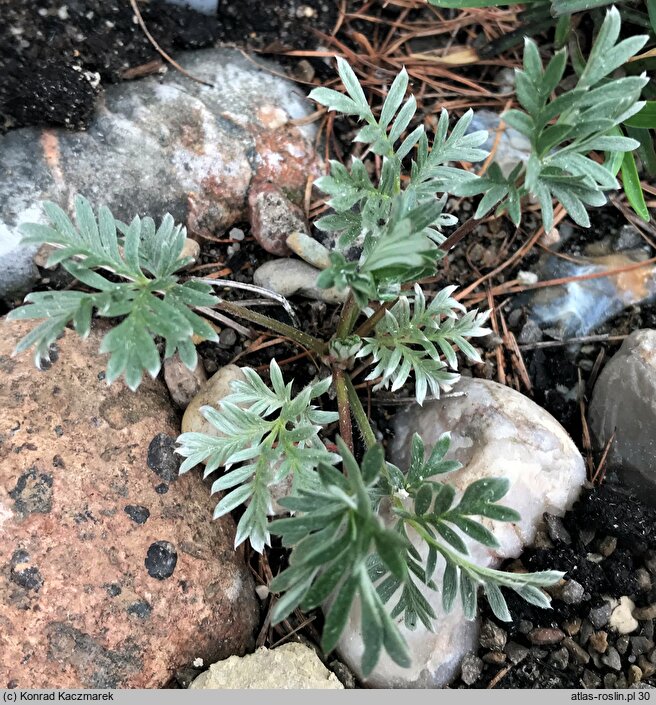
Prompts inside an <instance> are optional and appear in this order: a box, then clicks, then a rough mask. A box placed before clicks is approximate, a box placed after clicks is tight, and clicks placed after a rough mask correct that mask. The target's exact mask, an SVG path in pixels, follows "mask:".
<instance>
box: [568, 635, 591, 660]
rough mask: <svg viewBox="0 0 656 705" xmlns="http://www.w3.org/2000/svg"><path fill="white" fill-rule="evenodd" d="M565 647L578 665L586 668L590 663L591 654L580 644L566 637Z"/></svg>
mask: <svg viewBox="0 0 656 705" xmlns="http://www.w3.org/2000/svg"><path fill="white" fill-rule="evenodd" d="M563 645H564V646H565V648H566V649H567V650H568V651H569V653H570V654H571V655H572V656H573V657H574V659H575V660H576V661H577V663H580V664H582V665H583V666H585V665H586V664H587V663H589V661H590V654H589V653H588V652H587V651H586V650H585V649H584V648H583V647H582V646H580V645H579V644H577V643H576V642H575V641H574V639H571V638H570V637H566V638H565V639H563Z"/></svg>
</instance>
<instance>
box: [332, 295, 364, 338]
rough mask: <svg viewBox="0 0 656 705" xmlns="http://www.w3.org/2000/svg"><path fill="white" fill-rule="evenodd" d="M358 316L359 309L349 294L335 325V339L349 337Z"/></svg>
mask: <svg viewBox="0 0 656 705" xmlns="http://www.w3.org/2000/svg"><path fill="white" fill-rule="evenodd" d="M359 314H360V309H359V308H358V305H357V303H356V302H355V298H354V297H353V294H349V295H348V299H346V303H345V304H344V308H343V309H342V313H341V315H340V317H339V323H338V324H337V332H336V334H335V337H336V338H346V336H347V335H349V334H350V333H351V331H352V330H353V327H354V326H355V322H356V321H357V319H358V315H359Z"/></svg>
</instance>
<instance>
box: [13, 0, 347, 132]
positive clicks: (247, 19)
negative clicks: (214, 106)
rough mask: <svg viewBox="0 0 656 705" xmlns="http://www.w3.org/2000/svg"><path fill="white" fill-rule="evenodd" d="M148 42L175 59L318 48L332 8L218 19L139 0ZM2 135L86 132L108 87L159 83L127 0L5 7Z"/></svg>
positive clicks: (227, 14)
mask: <svg viewBox="0 0 656 705" xmlns="http://www.w3.org/2000/svg"><path fill="white" fill-rule="evenodd" d="M138 6H139V9H140V11H141V14H142V16H143V19H144V22H145V24H146V26H147V27H148V29H149V31H150V33H151V34H152V35H153V37H154V38H155V39H156V41H157V43H158V44H159V45H160V46H161V48H162V49H163V50H164V51H165V52H167V53H169V54H171V53H173V54H175V52H176V51H180V50H183V49H199V48H201V47H207V46H211V45H214V44H215V43H216V42H218V41H221V42H223V43H236V44H238V45H240V46H247V45H252V46H254V47H255V48H258V49H265V48H268V49H269V50H274V49H275V50H276V51H278V50H283V49H286V48H293V49H298V48H314V47H316V45H317V42H318V41H319V39H318V37H317V35H315V34H314V33H313V31H312V29H313V28H315V29H318V30H321V31H324V32H326V31H328V32H329V31H330V30H331V28H332V26H333V25H334V22H335V18H336V13H337V10H336V3H335V2H333V1H332V0H330V1H329V0H305V2H301V0H284V1H281V2H271V3H262V2H260V0H222V2H221V3H220V12H219V15H218V16H216V17H212V16H208V15H204V14H200V13H197V12H194V11H193V10H190V9H189V8H187V7H184V6H177V5H170V4H168V3H166V2H164V0H149V1H146V0H140V1H139V4H138ZM0 15H1V17H2V21H1V22H0V132H2V131H3V130H7V129H10V128H13V127H21V126H23V125H45V126H48V125H52V126H62V127H66V128H69V129H84V128H86V127H88V125H89V123H90V121H91V118H92V117H93V114H94V110H95V103H96V97H97V95H98V94H99V92H100V91H101V90H102V86H103V84H106V83H114V82H116V81H120V80H127V79H130V78H135V77H138V76H139V75H145V74H147V73H153V72H155V71H158V70H162V69H163V68H164V64H163V62H162V58H161V57H160V55H159V54H158V53H157V51H156V50H155V49H154V47H153V45H152V44H151V43H150V41H149V40H148V38H147V37H146V36H145V34H144V32H143V30H142V29H141V27H140V26H139V25H138V24H137V23H136V22H135V21H134V15H133V12H132V9H131V7H130V3H129V2H128V0H66V2H64V1H63V0H33V1H31V2H22V1H21V0H0Z"/></svg>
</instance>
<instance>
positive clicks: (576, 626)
mask: <svg viewBox="0 0 656 705" xmlns="http://www.w3.org/2000/svg"><path fill="white" fill-rule="evenodd" d="M563 628H564V629H565V631H566V632H567V633H568V634H569V635H570V636H576V635H577V634H578V633H579V632H580V631H581V620H580V619H579V618H578V617H574V618H573V619H570V620H568V621H567V622H565V623H564V624H563Z"/></svg>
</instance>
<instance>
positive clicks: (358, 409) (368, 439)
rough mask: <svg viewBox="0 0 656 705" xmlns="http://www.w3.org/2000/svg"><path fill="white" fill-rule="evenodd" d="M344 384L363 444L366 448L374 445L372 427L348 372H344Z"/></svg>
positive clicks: (374, 435) (374, 438)
mask: <svg viewBox="0 0 656 705" xmlns="http://www.w3.org/2000/svg"><path fill="white" fill-rule="evenodd" d="M344 384H345V385H346V391H347V394H348V400H349V402H350V404H351V411H352V412H353V416H354V418H355V422H356V423H357V425H358V428H359V429H360V433H361V434H362V438H363V439H364V443H365V445H366V446H367V448H371V447H372V446H375V445H376V434H375V433H374V430H373V428H371V424H370V423H369V418H368V417H367V414H366V412H365V410H364V407H363V406H362V402H361V401H360V397H359V396H358V393H357V391H356V390H355V387H354V386H353V382H352V381H351V377H350V376H349V375H348V374H344Z"/></svg>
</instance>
